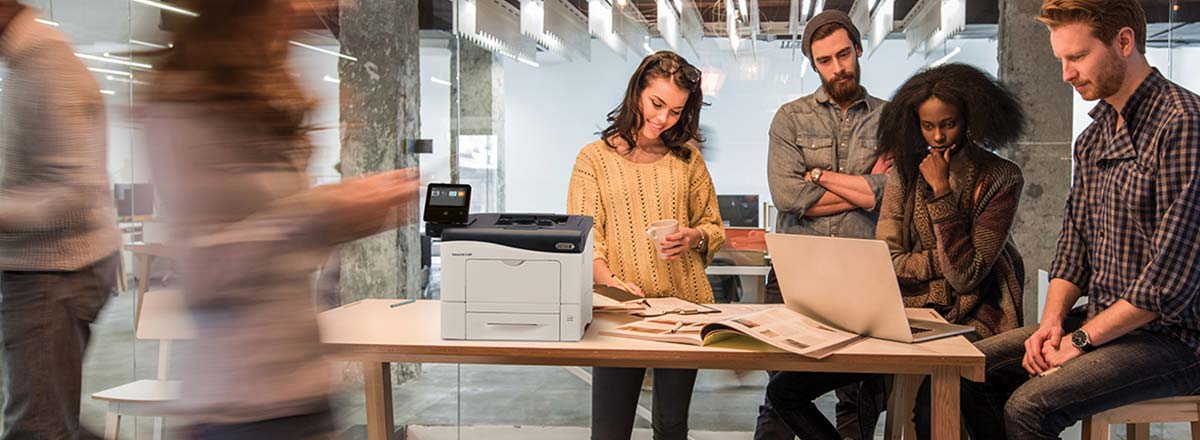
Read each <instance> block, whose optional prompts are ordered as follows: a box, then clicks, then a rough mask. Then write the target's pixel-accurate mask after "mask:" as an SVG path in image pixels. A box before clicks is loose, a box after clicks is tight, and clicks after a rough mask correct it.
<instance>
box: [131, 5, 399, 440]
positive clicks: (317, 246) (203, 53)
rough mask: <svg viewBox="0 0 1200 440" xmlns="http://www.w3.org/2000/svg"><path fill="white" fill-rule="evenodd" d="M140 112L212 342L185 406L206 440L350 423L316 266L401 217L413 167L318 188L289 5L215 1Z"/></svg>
mask: <svg viewBox="0 0 1200 440" xmlns="http://www.w3.org/2000/svg"><path fill="white" fill-rule="evenodd" d="M193 9H194V10H195V12H197V13H198V14H199V16H198V17H196V18H194V19H193V20H192V21H191V22H190V23H188V24H187V25H186V26H184V28H183V29H181V31H180V32H179V33H178V34H177V38H176V41H175V42H174V46H173V48H172V49H171V50H170V51H169V52H168V53H167V54H166V59H165V60H164V61H163V62H162V63H161V64H160V65H159V66H156V67H158V69H159V70H160V73H159V74H158V76H157V77H156V78H155V80H154V82H153V85H152V86H151V90H152V91H151V94H150V96H149V97H148V98H149V99H148V104H147V106H146V107H144V108H142V109H140V114H141V115H142V117H143V118H142V119H143V123H144V124H145V130H146V133H147V141H148V142H149V145H148V149H149V152H150V157H151V164H152V174H153V176H154V179H155V183H156V185H157V186H158V188H159V189H160V194H161V195H162V200H161V202H162V205H163V206H164V208H165V210H166V212H167V219H168V224H169V225H170V229H171V240H172V247H173V249H175V252H176V253H177V258H178V262H179V263H180V266H181V280H182V286H183V291H184V297H185V298H186V305H187V307H188V310H189V312H190V314H191V315H192V318H193V320H194V321H195V323H196V330H197V340H196V341H194V343H193V344H192V346H191V347H190V348H191V349H190V350H188V352H187V353H186V354H185V356H187V358H186V360H185V362H183V364H182V365H184V368H183V371H182V373H181V374H182V377H181V378H180V379H181V380H182V381H183V398H182V399H180V401H179V403H178V409H179V410H181V411H183V412H185V413H186V415H187V416H189V419H190V421H191V423H192V427H191V428H190V429H188V432H189V434H190V435H191V436H192V437H193V438H198V439H218V438H219V439H267V438H278V439H285V438H286V439H316V438H330V437H331V436H332V435H333V434H334V433H333V430H334V426H333V415H332V414H333V413H332V410H331V408H330V396H331V393H332V392H333V389H332V381H331V371H330V369H329V364H328V363H327V362H326V361H325V359H323V355H324V354H325V353H324V350H323V349H322V346H321V344H320V340H319V335H318V328H317V321H316V313H315V308H314V304H313V275H314V272H315V271H316V269H317V268H318V267H319V266H320V264H321V263H322V262H324V261H325V259H326V258H327V257H328V255H329V253H330V251H331V250H332V248H333V247H334V246H335V245H337V244H339V243H344V242H348V241H351V240H355V239H358V238H361V237H365V236H368V235H371V234H373V233H375V232H378V231H382V230H384V229H385V228H388V227H395V226H396V225H397V219H398V218H403V217H405V216H404V215H402V214H403V212H402V209H401V208H402V207H403V206H405V205H408V204H410V203H415V200H416V195H417V187H418V185H419V180H418V177H417V175H416V173H415V172H413V171H409V170H400V171H392V172H386V173H381V174H377V175H374V176H370V177H364V178H357V179H349V180H345V181H343V182H342V183H339V184H334V185H325V186H320V187H316V188H310V186H309V182H310V180H309V176H308V175H307V173H306V170H307V169H308V162H309V158H310V156H311V153H312V146H311V144H310V142H309V140H308V136H307V132H308V128H307V127H306V125H305V121H306V119H307V117H308V115H309V113H310V111H311V110H312V108H313V103H312V102H311V101H310V100H309V99H308V98H306V97H305V95H304V93H302V91H301V90H300V87H299V86H298V85H297V83H296V79H295V78H294V77H293V76H292V75H291V72H290V71H289V70H288V68H287V65H286V62H287V48H288V43H287V41H288V39H289V36H290V34H291V31H290V28H291V24H290V21H291V16H292V13H293V11H292V9H291V5H290V4H289V1H287V0H205V1H202V2H195V3H193Z"/></svg>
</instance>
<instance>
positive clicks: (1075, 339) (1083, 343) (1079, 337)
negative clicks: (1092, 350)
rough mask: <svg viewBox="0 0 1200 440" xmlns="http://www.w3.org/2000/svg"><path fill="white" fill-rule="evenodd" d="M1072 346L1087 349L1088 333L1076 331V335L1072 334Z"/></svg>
mask: <svg viewBox="0 0 1200 440" xmlns="http://www.w3.org/2000/svg"><path fill="white" fill-rule="evenodd" d="M1071 344H1072V345H1074V346H1075V347H1076V348H1084V347H1087V345H1088V337H1087V333H1084V332H1082V331H1079V330H1076V331H1075V332H1074V333H1071Z"/></svg>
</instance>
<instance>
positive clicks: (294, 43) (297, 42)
mask: <svg viewBox="0 0 1200 440" xmlns="http://www.w3.org/2000/svg"><path fill="white" fill-rule="evenodd" d="M288 43H291V45H293V46H299V47H303V48H305V49H308V50H311V51H316V52H320V53H323V54H326V55H333V56H335V57H338V58H344V59H347V60H350V61H358V58H355V57H352V56H350V55H346V54H344V53H340V52H334V51H332V50H328V49H322V48H319V47H316V46H309V45H307V44H304V43H301V42H299V41H293V40H288Z"/></svg>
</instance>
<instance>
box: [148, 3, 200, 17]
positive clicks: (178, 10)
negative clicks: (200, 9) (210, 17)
mask: <svg viewBox="0 0 1200 440" xmlns="http://www.w3.org/2000/svg"><path fill="white" fill-rule="evenodd" d="M133 2H134V3H141V4H143V5H146V6H151V7H155V8H158V9H162V10H164V11H170V12H174V13H176V14H183V15H186V16H189V17H199V16H200V14H197V13H195V12H192V11H189V10H187V9H183V8H180V7H176V6H171V5H168V4H166V3H163V2H156V1H154V0H133Z"/></svg>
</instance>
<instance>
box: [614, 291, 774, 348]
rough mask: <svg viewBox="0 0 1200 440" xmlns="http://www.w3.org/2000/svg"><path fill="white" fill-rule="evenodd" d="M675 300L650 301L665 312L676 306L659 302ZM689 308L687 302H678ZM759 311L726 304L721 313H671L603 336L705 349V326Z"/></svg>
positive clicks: (668, 302)
mask: <svg viewBox="0 0 1200 440" xmlns="http://www.w3.org/2000/svg"><path fill="white" fill-rule="evenodd" d="M666 299H674V298H650V299H649V300H648V301H649V302H650V304H651V305H653V306H658V307H659V308H658V310H659V311H661V310H664V309H665V308H666V307H663V306H667V305H675V304H674V303H673V302H670V301H658V300H666ZM678 301H680V302H682V303H685V304H692V303H689V302H687V301H683V300H678ZM757 309H758V307H756V306H753V305H738V304H725V305H722V307H721V309H717V311H718V312H719V313H690V314H680V313H667V314H662V315H659V316H653V317H648V318H645V319H642V320H640V321H634V322H631V323H628V324H625V325H622V326H619V327H617V328H614V329H612V330H603V331H601V332H600V334H602V335H608V336H619V337H623V338H632V339H642V340H647V341H659V342H672V343H676V344H689V345H702V344H703V340H702V339H701V337H700V331H701V329H703V328H704V326H705V325H708V324H711V323H713V322H716V321H720V320H723V319H729V318H731V317H734V316H740V315H744V314H746V313H749V312H754V311H756V310H757Z"/></svg>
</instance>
